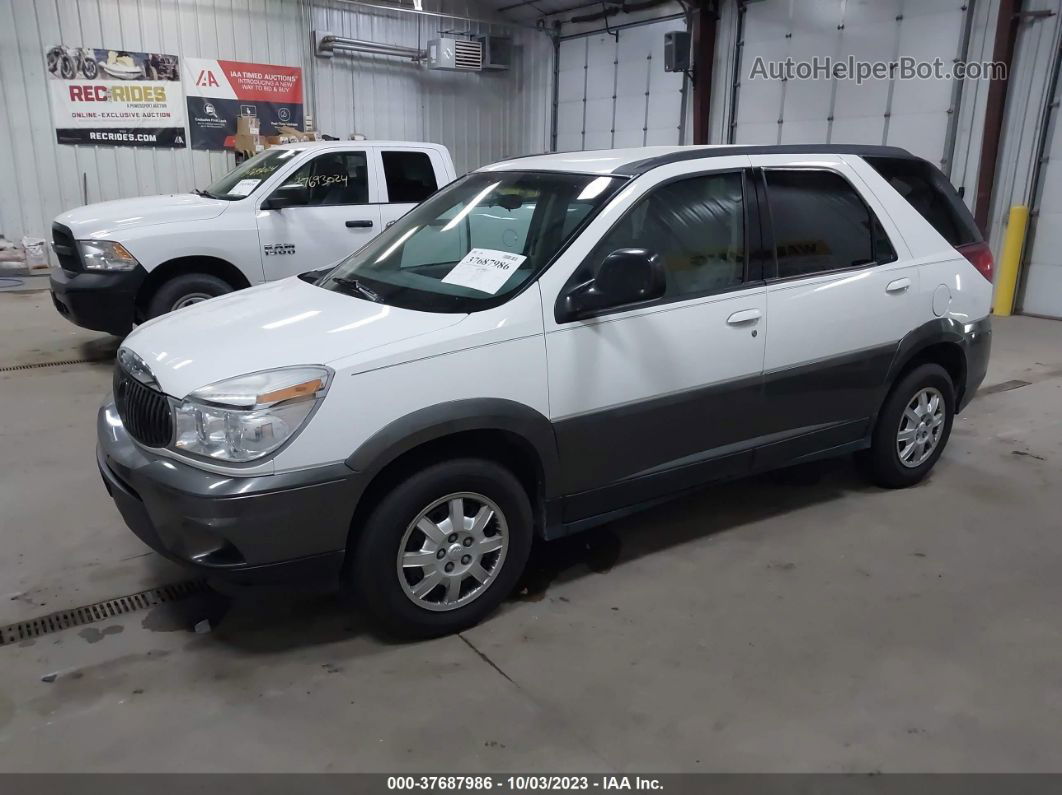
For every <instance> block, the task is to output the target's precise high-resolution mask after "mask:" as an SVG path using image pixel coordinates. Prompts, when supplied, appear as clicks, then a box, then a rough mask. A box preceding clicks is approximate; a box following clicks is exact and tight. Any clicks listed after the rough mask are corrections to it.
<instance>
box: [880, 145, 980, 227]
mask: <svg viewBox="0 0 1062 795" xmlns="http://www.w3.org/2000/svg"><path fill="white" fill-rule="evenodd" d="M863 159H864V160H866V161H867V163H869V164H870V166H871V168H873V169H874V170H875V171H877V172H878V174H880V175H881V176H882V178H884V180H885V181H886V182H888V183H889V184H890V185H891V186H892V187H893V188H895V190H896V192H897V193H899V194H900V195H901V196H903V197H904V198H905V199H907V201H908V202H909V203H910V205H911V206H912V207H914V208H915V209H916V210H918V212H919V213H920V214H921V216H922V217H923V218H925V219H926V220H927V221H929V223H930V224H932V225H933V228H934V229H936V230H937V231H938V232H939V233H940V235H941V237H943V238H944V239H945V240H947V241H948V243H950V244H951V245H953V246H965V245H968V244H970V243H980V242H981V232H980V230H979V229H978V228H977V224H976V223H975V222H974V219H973V216H972V215H970V211H969V210H968V209H967V208H966V205H965V204H963V202H962V199H961V198H959V194H958V193H956V191H955V189H954V188H953V187H952V186H951V183H950V182H948V178H947V177H945V176H944V175H943V174H942V173H941V172H940V170H939V169H937V168H935V167H934V166H933V165H932V164H930V163H927V162H926V161H924V160H916V159H914V158H901V157H865V158H863Z"/></svg>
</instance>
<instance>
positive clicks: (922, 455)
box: [896, 387, 947, 469]
mask: <svg viewBox="0 0 1062 795" xmlns="http://www.w3.org/2000/svg"><path fill="white" fill-rule="evenodd" d="M946 410H947V409H946V408H945V405H944V396H943V395H941V394H940V391H939V390H937V389H935V388H933V387H926V388H925V389H921V390H919V391H918V392H917V393H916V394H915V396H914V397H913V398H911V400H910V402H909V403H908V404H907V408H905V409H904V411H903V415H902V416H901V417H900V427H899V429H898V430H897V433H896V454H897V455H898V456H899V457H900V463H901V464H903V465H904V466H905V467H908V468H909V469H914V468H915V467H918V466H921V465H922V464H923V463H925V461H926V460H927V459H928V458H929V457H930V456H931V455H932V454H933V451H934V450H936V449H937V445H938V444H939V443H940V437H941V436H942V435H943V433H944V420H945V411H946Z"/></svg>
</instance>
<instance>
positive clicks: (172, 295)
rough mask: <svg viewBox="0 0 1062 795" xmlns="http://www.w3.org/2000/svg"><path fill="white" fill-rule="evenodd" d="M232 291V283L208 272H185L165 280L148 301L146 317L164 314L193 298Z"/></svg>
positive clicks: (211, 296) (204, 297)
mask: <svg viewBox="0 0 1062 795" xmlns="http://www.w3.org/2000/svg"><path fill="white" fill-rule="evenodd" d="M231 292H232V285H231V284H229V283H228V282H227V281H225V280H224V279H219V278H218V277H217V276H211V275H210V274H209V273H186V274H184V275H182V276H175V277H174V278H172V279H170V280H169V281H168V282H165V283H164V284H163V285H162V286H161V287H159V289H158V290H156V291H155V294H154V295H153V296H151V300H150V301H149V302H148V307H147V316H148V319H151V318H153V317H158V316H159V315H165V314H166V313H167V312H172V311H173V310H174V309H178V308H180V307H181V304H182V303H184V302H186V301H188V300H190V299H193V298H203V299H206V298H214V297H215V296H219V295H225V293H231Z"/></svg>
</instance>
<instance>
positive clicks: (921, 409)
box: [862, 364, 955, 489]
mask: <svg viewBox="0 0 1062 795" xmlns="http://www.w3.org/2000/svg"><path fill="white" fill-rule="evenodd" d="M954 414H955V388H954V385H953V384H952V382H951V377H950V376H949V375H948V372H947V371H946V370H945V369H944V368H943V367H941V366H940V365H938V364H923V365H919V366H918V367H916V368H915V369H913V370H912V371H911V372H909V373H907V375H905V376H904V377H903V378H901V379H900V380H899V382H897V384H896V385H895V386H894V387H893V389H892V391H891V392H890V393H889V396H888V397H887V398H886V399H885V403H884V405H883V406H882V408H881V413H880V414H879V415H878V422H877V425H876V426H875V428H874V435H873V438H872V442H871V447H870V449H869V450H867V451H866V452H865V453H863V455H862V461H863V464H864V465H865V469H866V471H867V473H868V475H869V476H870V479H871V480H872V481H873V482H874V483H876V484H878V485H879V486H884V487H885V488H891V489H896V488H903V487H905V486H913V485H914V484H915V483H918V482H919V481H921V480H922V479H923V478H924V477H925V476H926V475H927V474H929V470H930V469H932V468H933V465H934V464H935V463H936V462H937V459H938V458H940V455H941V453H942V452H944V447H945V445H947V443H948V437H949V436H950V435H951V424H952V420H953V419H954Z"/></svg>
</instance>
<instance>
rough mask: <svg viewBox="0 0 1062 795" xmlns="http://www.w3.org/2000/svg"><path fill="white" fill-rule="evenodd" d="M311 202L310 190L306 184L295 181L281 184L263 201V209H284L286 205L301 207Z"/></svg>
mask: <svg viewBox="0 0 1062 795" xmlns="http://www.w3.org/2000/svg"><path fill="white" fill-rule="evenodd" d="M309 203H310V191H309V189H308V188H307V187H306V186H305V185H298V184H295V183H292V184H289V185H281V186H280V187H279V188H277V189H276V190H275V191H273V193H272V194H271V195H270V197H269V198H268V199H266V200H265V201H264V202H262V209H263V210H283V209H284V208H285V207H301V206H303V205H305V204H309Z"/></svg>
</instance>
